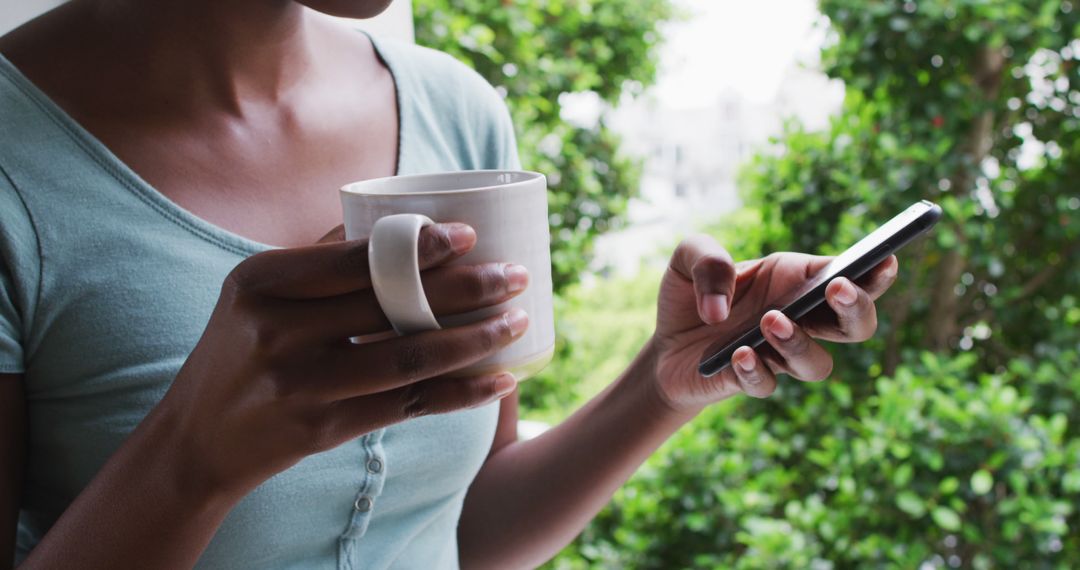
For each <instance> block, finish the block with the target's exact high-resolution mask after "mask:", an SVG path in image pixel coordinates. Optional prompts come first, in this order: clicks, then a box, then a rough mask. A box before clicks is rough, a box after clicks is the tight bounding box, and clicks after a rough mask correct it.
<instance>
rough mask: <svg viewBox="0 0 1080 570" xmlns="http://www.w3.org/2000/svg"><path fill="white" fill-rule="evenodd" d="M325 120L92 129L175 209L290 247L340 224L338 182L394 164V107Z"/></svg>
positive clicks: (387, 172) (390, 170)
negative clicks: (99, 131)
mask: <svg viewBox="0 0 1080 570" xmlns="http://www.w3.org/2000/svg"><path fill="white" fill-rule="evenodd" d="M328 122H330V119H328V118H326V117H322V116H313V117H310V118H307V119H305V123H304V124H302V125H301V124H295V122H294V121H288V120H285V119H282V118H276V119H272V120H271V119H267V120H263V121H250V122H249V121H243V122H231V123H228V124H214V125H201V126H199V127H198V128H196V129H190V128H185V129H178V130H175V131H161V130H158V131H143V132H140V131H137V130H136V131H132V130H130V129H129V130H126V131H125V132H124V133H112V132H109V131H108V130H103V131H102V135H101V136H102V137H103V140H104V142H105V144H106V145H107V146H108V147H110V148H111V149H112V150H113V152H114V153H115V154H116V155H117V156H118V157H119V158H120V159H121V160H122V161H123V162H124V163H126V164H127V165H128V166H129V167H130V168H131V169H132V170H134V171H135V172H136V173H137V174H138V175H139V176H140V177H141V178H142V179H144V180H145V181H146V182H147V183H148V184H149V185H150V186H152V187H153V188H154V189H156V190H157V191H158V192H160V193H161V194H163V195H164V196H165V197H167V198H168V199H170V200H171V201H173V202H174V203H175V204H177V205H178V206H179V207H180V208H183V209H184V210H187V211H188V212H191V213H192V214H193V215H195V216H197V217H199V218H201V219H203V220H206V221H207V222H209V223H211V224H213V225H215V226H218V227H220V228H223V229H225V230H227V231H229V232H231V233H234V234H238V235H241V236H244V237H245V238H248V239H251V240H254V241H256V242H260V243H266V244H271V245H275V246H282V247H292V246H299V245H307V244H310V243H313V242H315V241H317V240H318V239H319V238H320V237H321V236H323V235H324V234H325V233H326V232H328V231H329V230H330V229H332V228H333V227H335V226H337V225H338V224H340V223H341V205H340V200H339V197H338V188H340V187H341V186H343V185H344V184H347V183H349V182H353V181H356V180H363V179H368V178H378V177H383V176H392V175H393V174H394V172H395V170H396V166H397V133H396V127H397V125H396V118H395V117H394V113H393V109H387V110H386V112H385V116H383V115H378V116H371V115H370V114H365V115H362V116H350V115H348V114H342V116H341V117H340V118H339V119H338V122H337V124H336V125H333V126H331V125H328V124H327V123H328Z"/></svg>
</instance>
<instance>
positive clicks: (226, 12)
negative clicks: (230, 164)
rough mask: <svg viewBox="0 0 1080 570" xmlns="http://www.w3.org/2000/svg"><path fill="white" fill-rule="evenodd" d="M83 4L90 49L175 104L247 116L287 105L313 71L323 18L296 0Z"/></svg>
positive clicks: (123, 0)
mask: <svg viewBox="0 0 1080 570" xmlns="http://www.w3.org/2000/svg"><path fill="white" fill-rule="evenodd" d="M83 1H84V4H83V6H82V8H81V9H83V10H87V14H86V16H87V17H88V18H89V20H88V21H89V22H92V23H93V25H91V26H89V27H88V28H89V30H90V31H89V34H90V35H91V36H92V37H88V38H86V39H87V40H88V42H87V43H88V46H95V47H97V46H100V49H103V50H105V51H106V52H111V57H110V58H109V59H110V60H111V61H114V62H117V63H118V64H119V65H120V66H122V67H123V68H124V69H123V70H122V72H123V73H127V74H130V75H132V76H137V77H139V78H140V83H141V84H143V85H146V86H148V88H149V89H152V90H154V91H155V92H156V93H155V94H157V95H160V96H161V97H162V99H161V100H171V101H172V102H173V104H177V105H181V106H183V105H185V104H194V105H195V106H197V107H198V108H206V105H208V104H209V105H211V106H213V107H214V108H218V109H221V110H225V111H228V112H234V113H237V114H240V115H242V114H243V113H244V108H245V107H247V106H250V105H260V104H265V103H271V104H277V103H279V102H280V101H282V100H283V99H286V98H287V97H288V96H289V94H290V91H291V90H292V88H293V87H294V86H296V85H298V84H300V83H302V82H303V78H304V77H305V75H306V74H308V73H310V72H311V71H312V68H313V65H314V61H315V60H314V58H313V57H312V53H313V51H315V50H314V49H313V46H312V42H313V41H314V40H315V39H317V36H318V35H319V34H313V33H311V28H312V26H313V25H318V23H319V22H317V20H319V19H320V17H319V16H318V15H315V14H314V13H312V12H311V11H310V10H308V9H306V8H304V7H302V6H301V5H300V4H298V3H296V2H293V1H292V0H156V1H153V2H147V1H142V0H119V1H118V0H103V1H94V0H83ZM78 3H79V2H78V1H76V4H78ZM93 36H96V37H93ZM103 55H105V54H103ZM156 98H157V97H155V99H156Z"/></svg>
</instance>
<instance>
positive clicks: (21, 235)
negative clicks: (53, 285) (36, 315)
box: [0, 169, 40, 374]
mask: <svg viewBox="0 0 1080 570" xmlns="http://www.w3.org/2000/svg"><path fill="white" fill-rule="evenodd" d="M39 270H40V264H39V263H38V248H37V234H36V233H35V232H34V227H33V224H32V223H31V219H30V215H29V213H28V212H27V209H26V206H25V204H24V202H23V200H22V198H21V197H20V196H19V194H18V193H17V191H16V190H15V188H14V186H13V185H12V184H11V183H10V181H9V180H8V178H7V175H6V174H5V173H4V171H3V169H0V374H18V373H22V372H26V358H27V355H26V350H25V346H26V336H27V330H28V326H29V323H30V319H31V314H32V312H33V309H34V303H35V302H36V297H37V290H38V282H39Z"/></svg>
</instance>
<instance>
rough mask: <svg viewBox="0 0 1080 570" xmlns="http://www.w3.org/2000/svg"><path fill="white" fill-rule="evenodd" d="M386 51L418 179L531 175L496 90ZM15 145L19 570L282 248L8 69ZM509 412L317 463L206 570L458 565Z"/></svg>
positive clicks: (234, 522)
mask: <svg viewBox="0 0 1080 570" xmlns="http://www.w3.org/2000/svg"><path fill="white" fill-rule="evenodd" d="M374 43H375V47H376V51H377V53H378V54H379V56H380V57H381V58H382V59H383V61H385V62H386V64H387V66H388V67H389V68H390V70H391V72H392V73H393V76H394V81H395V85H396V87H397V98H398V109H399V110H398V112H399V119H400V132H399V136H400V139H399V144H400V147H399V153H398V160H399V163H398V172H399V173H400V174H416V173H423V172H438V171H447V170H471V169H502V168H505V169H516V168H518V167H519V166H518V161H517V155H516V147H515V145H514V135H513V128H512V126H511V123H510V119H509V115H508V113H507V112H506V108H505V106H504V105H503V103H502V101H501V99H500V98H499V96H498V95H497V94H496V93H495V91H494V89H492V88H491V86H490V85H488V84H487V83H486V82H484V80H483V79H481V78H480V77H479V76H478V75H477V74H475V73H474V72H473V71H471V70H469V69H468V68H467V67H465V66H464V65H462V64H460V63H458V62H457V61H455V60H454V59H452V58H451V57H449V56H447V55H445V54H442V53H439V52H435V51H432V50H428V49H425V48H421V47H417V46H412V45H407V44H397V43H393V42H386V41H375V42H374ZM120 87H122V86H120ZM358 104H360V102H359V101H358ZM0 133H3V136H0V372H5V373H21V374H24V375H25V379H26V395H27V406H28V413H29V422H30V429H29V437H30V439H29V441H28V444H29V453H28V465H27V471H26V478H25V490H24V495H23V499H22V510H21V512H20V517H19V529H18V544H17V549H18V550H17V554H16V556H17V560H20V559H22V558H23V557H25V556H26V554H27V553H28V552H29V551H30V550H31V549H33V548H34V546H35V545H36V544H37V543H38V542H39V541H40V540H41V538H42V536H44V534H45V533H46V532H47V531H48V530H49V527H50V526H51V525H52V524H53V523H54V522H55V521H56V519H57V518H58V517H59V516H60V514H61V513H62V512H63V511H64V509H66V508H67V506H68V504H69V502H70V501H71V500H72V499H73V498H74V497H75V496H77V495H78V494H79V492H80V491H81V490H82V489H83V488H84V487H85V486H86V484H87V482H89V480H90V479H91V478H92V477H93V476H94V474H95V473H96V472H97V471H98V469H99V468H100V467H101V466H102V464H103V463H104V462H105V460H106V459H107V458H108V457H109V455H111V454H112V453H113V452H114V451H115V450H116V448H117V447H119V445H120V444H121V442H122V441H123V440H124V438H125V437H126V436H127V435H128V434H129V433H130V432H131V430H132V429H134V428H135V426H136V425H137V424H138V423H139V422H140V421H141V420H142V418H143V417H144V416H145V415H146V414H147V413H148V412H149V410H150V409H151V408H152V407H153V406H154V405H155V404H156V403H157V402H158V401H159V400H160V399H161V397H162V396H163V395H164V393H165V391H166V390H167V389H168V387H169V384H170V382H171V381H172V379H173V378H174V377H175V375H176V373H177V371H178V370H179V369H180V366H181V365H182V364H183V363H184V360H185V359H186V358H187V355H188V354H189V353H190V351H191V349H192V348H193V347H194V346H195V343H196V342H197V341H198V339H199V337H200V335H201V333H202V330H203V329H204V327H205V326H206V323H207V320H208V318H209V315H210V312H211V310H212V309H213V307H214V304H215V302H216V300H217V296H218V292H219V291H220V287H221V283H222V280H223V279H224V277H225V275H226V274H228V272H229V271H230V270H231V269H232V268H233V267H234V266H236V264H237V263H239V262H240V261H241V260H243V259H244V258H245V257H247V256H249V255H251V254H254V253H257V252H259V251H264V250H267V249H270V248H269V246H266V245H264V244H260V243H257V242H253V241H251V240H248V239H246V238H243V237H241V236H238V235H236V234H233V233H230V232H228V231H225V230H224V229H222V228H219V227H217V226H214V225H213V224H210V223H208V222H206V221H205V220H202V219H200V218H198V217H196V216H194V215H193V214H191V213H190V212H187V211H186V210H183V209H182V208H180V207H179V206H177V205H176V204H174V203H173V202H171V201H170V200H169V199H168V198H166V197H165V196H163V195H162V194H160V193H159V192H157V191H156V190H154V189H153V188H152V187H150V186H149V185H148V184H147V183H146V182H145V181H143V180H142V179H140V178H139V177H138V175H136V174H135V173H134V172H132V171H131V170H130V169H129V168H128V167H127V166H126V165H124V164H123V163H122V162H121V161H120V160H119V159H118V158H117V157H116V156H114V155H113V154H112V153H111V152H110V151H109V150H108V149H107V148H105V147H104V146H103V145H102V144H101V143H100V142H99V141H97V140H96V139H95V138H94V137H93V136H92V135H91V134H89V133H88V132H86V131H85V130H83V129H82V128H81V127H80V126H79V125H78V124H77V123H75V121H73V120H72V119H71V118H70V117H68V116H67V115H66V114H64V112H63V111H62V110H61V109H60V108H59V107H57V106H56V105H55V104H54V103H53V102H52V101H50V100H49V99H48V97H47V96H46V95H44V94H43V93H42V92H40V91H38V90H37V89H36V87H35V86H34V85H32V84H31V83H30V81H29V80H27V79H26V78H25V77H24V76H22V75H21V74H20V73H19V71H18V70H17V69H16V68H15V67H14V66H13V65H11V63H10V62H8V61H7V60H6V59H4V58H2V57H0ZM497 415H498V405H497V404H496V405H490V406H486V407H483V408H479V409H475V410H468V411H463V412H457V413H452V414H446V415H439V416H429V417H423V418H419V419H416V420H411V421H408V422H404V423H401V424H397V425H393V426H390V427H388V428H386V429H381V430H378V431H375V432H372V433H369V434H365V435H363V436H361V437H358V438H356V439H355V440H352V441H350V442H347V443H345V444H344V445H341V446H339V447H337V448H335V449H333V450H330V451H327V452H324V453H319V454H316V455H312V456H310V457H307V458H305V459H304V460H302V461H300V462H299V463H297V464H296V465H295V466H293V467H292V468H290V469H288V470H286V471H284V472H282V473H279V474H277V475H276V476H274V477H272V478H270V479H269V480H267V481H266V482H265V483H264V484H262V485H261V486H259V487H258V488H256V489H255V490H254V491H253V492H252V493H251V494H250V495H248V496H247V497H245V498H244V499H243V500H242V501H241V502H240V503H239V504H238V505H237V506H236V507H235V508H234V509H233V511H232V512H231V513H230V514H229V515H228V517H227V518H226V520H225V522H224V523H223V524H222V526H221V527H220V528H219V530H218V532H217V533H216V535H215V536H214V538H213V540H212V541H211V543H210V545H209V546H208V547H207V549H206V551H205V552H204V553H203V556H202V558H201V559H200V560H199V566H200V567H205V568H230V569H231V568H239V569H243V568H260V569H262V568H303V569H331V568H341V569H352V568H364V569H381V568H424V569H425V570H435V569H443V568H456V567H457V565H458V553H457V536H456V533H457V522H458V518H459V517H460V513H461V506H462V501H463V499H464V496H465V492H466V489H467V488H468V486H469V484H470V483H471V482H472V480H473V479H474V478H475V476H476V473H477V472H478V470H479V469H480V466H481V465H482V464H483V461H484V459H485V457H486V455H487V452H488V450H489V449H490V447H491V443H492V440H493V437H494V433H495V425H496V420H497Z"/></svg>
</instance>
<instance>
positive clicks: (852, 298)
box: [804, 277, 877, 342]
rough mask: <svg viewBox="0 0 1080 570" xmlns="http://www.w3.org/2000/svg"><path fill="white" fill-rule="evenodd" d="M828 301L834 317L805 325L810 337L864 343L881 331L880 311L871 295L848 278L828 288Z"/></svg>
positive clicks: (819, 319) (826, 300) (833, 282)
mask: <svg viewBox="0 0 1080 570" xmlns="http://www.w3.org/2000/svg"><path fill="white" fill-rule="evenodd" d="M825 302H826V303H828V305H829V308H831V309H832V313H833V316H832V318H825V317H822V318H813V319H808V320H807V321H806V322H805V323H804V326H805V329H806V332H807V333H808V334H810V335H811V336H813V337H815V338H820V339H822V340H828V341H832V342H863V341H865V340H867V339H869V338H870V337H872V336H874V331H876V330H877V309H876V308H875V307H874V301H873V300H872V299H871V298H870V295H869V294H868V293H867V292H866V291H864V290H863V289H862V288H861V287H859V286H858V285H855V284H854V283H852V282H851V281H850V280H848V279H846V278H844V277H837V278H836V279H833V280H832V282H830V283H829V285H828V286H827V287H826V288H825Z"/></svg>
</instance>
